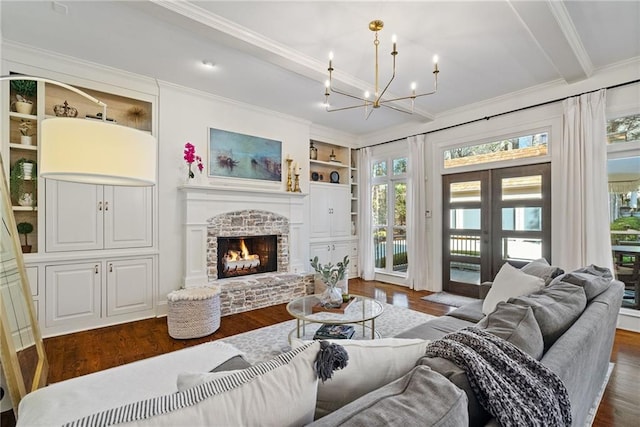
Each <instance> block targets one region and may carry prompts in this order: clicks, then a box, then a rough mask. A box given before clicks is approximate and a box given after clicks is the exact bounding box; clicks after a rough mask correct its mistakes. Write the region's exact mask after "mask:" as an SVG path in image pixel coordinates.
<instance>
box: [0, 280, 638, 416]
mask: <svg viewBox="0 0 640 427" xmlns="http://www.w3.org/2000/svg"><path fill="white" fill-rule="evenodd" d="M349 291H350V292H351V293H354V294H360V295H366V296H369V297H372V298H376V299H379V300H381V301H385V302H387V303H389V304H394V305H397V306H401V307H406V308H410V309H412V310H417V311H421V312H423V313H428V314H432V315H435V316H442V315H445V314H447V313H448V312H450V311H452V310H454V307H449V306H446V305H442V304H438V303H433V302H428V301H424V300H422V299H420V298H421V297H423V296H425V295H428V294H429V292H426V291H412V290H409V289H407V288H404V287H401V286H395V285H390V284H386V283H381V282H375V281H369V282H366V281H363V280H360V279H355V280H350V281H349ZM290 319H291V316H290V315H289V314H288V313H287V311H286V308H285V304H281V305H277V306H273V307H268V308H264V309H260V310H253V311H249V312H246V313H240V314H234V315H231V316H225V317H223V318H222V321H221V325H220V329H218V331H216V332H215V333H214V334H212V335H210V336H207V337H204V338H199V339H192V340H175V339H172V338H171V337H170V336H169V334H168V331H167V321H166V318H157V319H147V320H141V321H138V322H131V323H125V324H123V325H117V326H110V327H106V328H101V329H94V330H91V331H85V332H79V333H75V334H69V335H63V336H59V337H53V338H47V339H45V349H46V352H47V356H48V358H49V365H50V369H49V372H50V373H49V382H50V383H54V382H58V381H62V380H66V379H69V378H73V377H77V376H79V375H85V374H89V373H92V372H96V371H100V370H103V369H107V368H111V367H114V366H118V365H122V364H124V363H129V362H133V361H136V360H140V359H144V358H147V357H151V356H155V355H158V354H162V353H166V352H169V351H174V350H179V349H181V348H185V347H189V346H193V345H196V344H200V343H203V342H207V341H211V340H216V339H220V338H224V337H228V336H231V335H235V334H239V333H241V332H247V331H250V330H253V329H258V328H261V327H263V326H269V325H272V324H274V323H279V322H283V321H286V320H290ZM611 360H612V361H613V362H615V363H616V365H615V368H614V371H613V373H612V376H611V380H610V381H609V384H608V386H607V389H606V391H605V394H604V396H603V399H602V403H601V404H600V408H599V410H598V414H597V416H596V420H595V422H594V426H598V427H603V426H632V425H633V426H635V425H638V424H637V422H638V420H640V334H637V333H632V332H628V331H621V330H618V331H617V333H616V338H615V344H614V349H613V353H612V359H611ZM6 414H7V413H3V414H2V415H3V416H2V418H3V419H2V427H9V426H12V425H13V423H12V422H11V420H9V418H10V417H8V416H6Z"/></svg>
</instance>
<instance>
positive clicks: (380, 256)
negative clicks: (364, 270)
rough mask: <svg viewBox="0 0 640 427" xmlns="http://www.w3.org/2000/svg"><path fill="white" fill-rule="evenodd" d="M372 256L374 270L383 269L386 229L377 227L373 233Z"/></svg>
mask: <svg viewBox="0 0 640 427" xmlns="http://www.w3.org/2000/svg"><path fill="white" fill-rule="evenodd" d="M373 255H374V261H375V268H385V266H386V265H387V229H386V228H385V227H377V228H375V229H374V231H373Z"/></svg>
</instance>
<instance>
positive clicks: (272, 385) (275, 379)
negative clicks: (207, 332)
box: [76, 342, 320, 427]
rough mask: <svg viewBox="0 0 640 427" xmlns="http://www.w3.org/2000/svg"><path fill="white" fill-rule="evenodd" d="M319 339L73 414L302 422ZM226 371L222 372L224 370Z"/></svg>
mask: <svg viewBox="0 0 640 427" xmlns="http://www.w3.org/2000/svg"><path fill="white" fill-rule="evenodd" d="M319 350H320V344H319V343H318V342H314V343H310V344H307V345H305V346H304V347H300V348H296V349H293V350H291V351H289V352H287V353H283V354H281V355H279V356H277V357H275V358H273V359H272V360H269V361H267V362H264V363H258V364H256V365H253V366H251V367H249V368H246V369H240V370H236V371H229V372H228V373H225V372H218V373H207V374H204V375H202V377H201V379H205V378H207V377H208V379H207V380H205V381H204V382H202V383H200V384H199V385H194V386H192V387H191V388H188V389H186V390H184V391H179V392H178V393H172V394H169V395H164V396H161V397H157V398H152V399H149V400H146V401H142V402H133V403H130V404H128V405H125V406H122V407H119V408H114V409H111V410H108V411H104V412H102V413H97V414H93V415H91V416H88V417H86V418H84V419H81V420H77V421H76V425H93V422H98V423H99V422H100V420H105V419H108V420H110V421H112V422H113V424H122V423H123V424H126V425H127V426H129V427H131V426H149V427H151V426H153V427H156V426H167V427H169V426H172V427H173V426H187V425H189V426H191V425H193V426H195V425H203V426H204V425H206V426H258V425H271V426H301V425H306V424H309V423H311V422H312V421H313V416H314V411H315V404H316V394H317V390H318V387H317V383H318V379H317V376H316V372H315V368H314V362H315V359H316V356H317V354H318V351H319ZM224 374H227V375H224Z"/></svg>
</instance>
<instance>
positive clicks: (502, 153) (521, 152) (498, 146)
mask: <svg viewBox="0 0 640 427" xmlns="http://www.w3.org/2000/svg"><path fill="white" fill-rule="evenodd" d="M548 139H549V135H548V133H547V132H541V133H536V134H532V135H524V136H518V137H514V138H509V139H503V140H500V141H493V142H488V143H484V144H478V145H472V146H466V147H458V148H452V149H450V150H445V152H444V167H445V169H449V168H454V167H458V166H466V165H477V164H482V163H489V162H497V161H502V160H512V159H522V158H527V157H538V156H544V155H546V154H547V151H548Z"/></svg>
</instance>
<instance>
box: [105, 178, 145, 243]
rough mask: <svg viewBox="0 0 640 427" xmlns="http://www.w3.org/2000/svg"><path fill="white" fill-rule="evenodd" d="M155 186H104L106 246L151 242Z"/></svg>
mask: <svg viewBox="0 0 640 427" xmlns="http://www.w3.org/2000/svg"><path fill="white" fill-rule="evenodd" d="M152 194H153V193H152V188H151V187H121V186H119V187H112V186H105V187H104V247H105V248H107V249H112V248H140V247H147V246H151V245H152V237H151V231H152V213H151V208H152V202H151V198H152Z"/></svg>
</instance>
